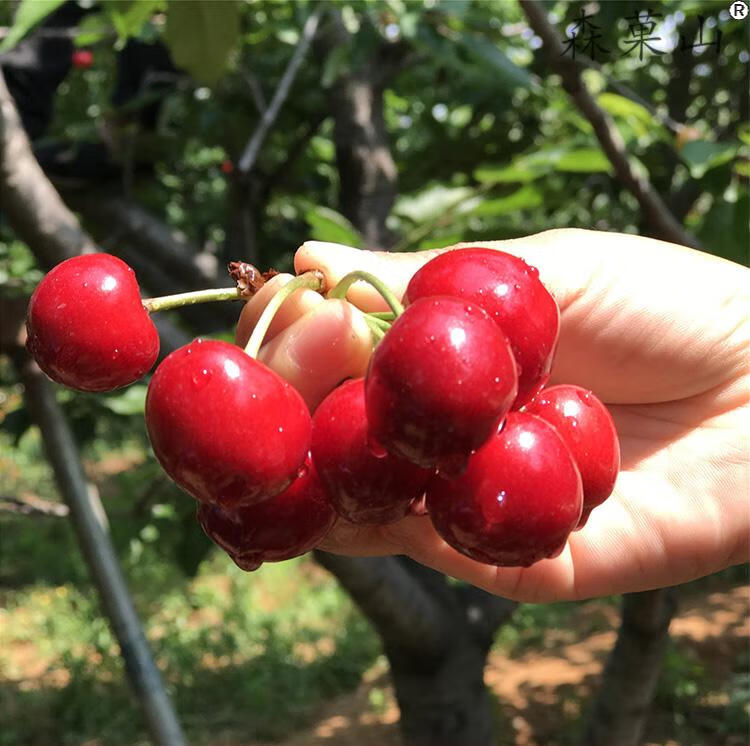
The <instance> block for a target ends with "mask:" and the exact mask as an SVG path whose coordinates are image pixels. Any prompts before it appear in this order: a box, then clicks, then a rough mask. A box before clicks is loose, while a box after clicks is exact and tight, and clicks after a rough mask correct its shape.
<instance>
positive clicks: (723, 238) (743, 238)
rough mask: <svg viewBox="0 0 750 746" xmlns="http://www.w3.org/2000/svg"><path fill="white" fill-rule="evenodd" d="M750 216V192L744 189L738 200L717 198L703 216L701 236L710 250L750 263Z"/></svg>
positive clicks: (736, 260) (742, 262) (732, 259)
mask: <svg viewBox="0 0 750 746" xmlns="http://www.w3.org/2000/svg"><path fill="white" fill-rule="evenodd" d="M748 220H750V196H748V194H747V192H744V194H742V196H740V198H739V199H737V200H736V201H735V202H729V201H728V200H726V199H715V200H714V203H713V205H712V207H711V209H710V210H709V211H708V214H707V215H706V216H705V218H704V220H703V225H702V226H701V227H700V230H699V231H698V237H699V238H700V239H701V241H702V242H703V244H704V246H705V247H706V250H707V251H710V252H711V253H712V254H717V255H718V256H722V257H724V258H725V259H730V260H731V261H734V262H738V263H740V264H748V263H750V256H748V246H747V224H748Z"/></svg>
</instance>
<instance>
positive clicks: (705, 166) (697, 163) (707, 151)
mask: <svg viewBox="0 0 750 746" xmlns="http://www.w3.org/2000/svg"><path fill="white" fill-rule="evenodd" d="M736 153H737V145H736V144H734V143H722V142H707V141H706V140H693V141H692V142H688V143H685V145H684V146H683V148H682V152H681V154H680V155H681V156H682V160H683V161H685V163H686V164H687V166H688V168H689V169H690V175H691V176H692V177H693V178H694V179H700V178H701V177H702V176H703V175H704V174H705V173H706V171H710V170H711V169H712V168H716V167H717V166H721V165H722V164H724V163H727V162H728V161H731V160H732V158H734V156H735V155H736Z"/></svg>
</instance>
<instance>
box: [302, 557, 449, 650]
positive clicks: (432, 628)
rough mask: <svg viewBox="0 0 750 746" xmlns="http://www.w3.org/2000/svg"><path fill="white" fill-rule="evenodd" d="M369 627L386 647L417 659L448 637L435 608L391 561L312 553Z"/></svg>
mask: <svg viewBox="0 0 750 746" xmlns="http://www.w3.org/2000/svg"><path fill="white" fill-rule="evenodd" d="M315 559H316V560H317V561H318V562H319V563H320V564H321V565H322V566H323V567H325V568H326V570H328V571H329V572H331V573H333V574H334V575H335V576H336V578H337V579H338V581H339V582H340V583H341V584H342V585H343V586H344V588H346V590H347V591H348V593H349V595H351V597H352V598H353V599H354V601H355V602H356V603H357V605H358V606H359V607H360V608H361V609H362V611H363V612H364V613H365V615H366V616H367V618H368V619H369V620H370V621H371V622H372V623H373V624H374V625H375V627H376V628H377V630H378V633H379V634H380V636H381V637H382V638H383V642H384V643H385V645H386V647H388V648H389V649H391V650H394V651H397V650H406V651H408V654H409V655H410V656H414V657H417V658H420V657H425V658H434V657H437V656H439V654H440V651H441V650H442V649H443V648H444V646H445V644H446V636H447V634H448V633H449V631H448V630H447V629H445V627H444V626H443V624H442V621H443V616H442V614H441V610H440V607H439V606H438V604H436V603H435V601H434V600H433V599H432V598H431V597H430V594H429V593H427V591H425V590H424V589H423V588H422V587H421V586H420V584H419V583H418V582H417V581H416V580H415V579H414V578H412V577H411V576H410V575H409V573H408V572H407V571H406V570H405V569H404V568H403V567H401V566H400V565H399V563H398V560H397V559H396V558H395V557H343V556H341V555H337V554H329V553H327V552H321V551H316V552H315Z"/></svg>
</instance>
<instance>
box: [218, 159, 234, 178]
mask: <svg viewBox="0 0 750 746" xmlns="http://www.w3.org/2000/svg"><path fill="white" fill-rule="evenodd" d="M221 172H222V173H223V174H227V175H228V174H231V173H233V172H234V163H232V161H230V160H229V159H227V160H224V161H222V162H221Z"/></svg>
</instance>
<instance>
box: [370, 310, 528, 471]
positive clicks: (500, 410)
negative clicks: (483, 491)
mask: <svg viewBox="0 0 750 746" xmlns="http://www.w3.org/2000/svg"><path fill="white" fill-rule="evenodd" d="M516 387H517V379H516V366H515V363H514V361H513V355H512V353H511V351H510V346H509V344H508V341H507V339H506V337H505V335H504V334H503V333H502V331H500V328H499V327H498V326H497V325H496V324H495V323H493V321H492V319H490V317H489V316H488V315H487V313H486V312H485V311H483V310H482V309H481V308H479V306H477V305H476V304H475V303H470V302H468V301H464V300H460V299H458V298H448V297H432V298H421V299H419V300H417V301H415V302H414V303H412V304H411V305H410V306H409V307H408V308H407V309H406V311H404V313H403V314H402V315H401V316H400V317H399V318H398V319H396V321H395V322H394V324H393V326H392V327H391V329H390V330H389V331H388V333H387V334H386V335H385V337H384V338H383V339H382V341H381V342H380V344H379V345H378V346H377V347H376V348H375V352H374V353H373V356H372V358H371V360H370V367H369V369H368V372H367V377H366V379H365V400H366V405H367V419H368V423H369V430H370V436H371V438H372V446H373V447H374V448H375V449H376V450H377V449H378V448H382V449H385V450H386V451H387V452H389V453H392V454H394V455H397V456H401V457H403V458H406V459H408V460H409V461H411V462H412V463H415V464H418V465H419V466H422V467H424V468H435V467H438V468H442V469H444V470H447V471H448V472H450V473H458V472H460V470H461V469H462V468H463V467H464V466H465V464H466V459H467V458H468V457H469V454H470V453H471V452H472V451H473V450H475V449H476V448H479V446H481V445H482V443H484V441H485V440H487V438H489V437H490V436H491V435H492V433H493V432H494V431H495V430H496V429H497V426H498V425H499V423H500V422H501V420H502V419H503V417H505V415H506V414H507V412H508V410H509V409H510V406H511V404H512V403H513V400H514V399H515V396H516Z"/></svg>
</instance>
